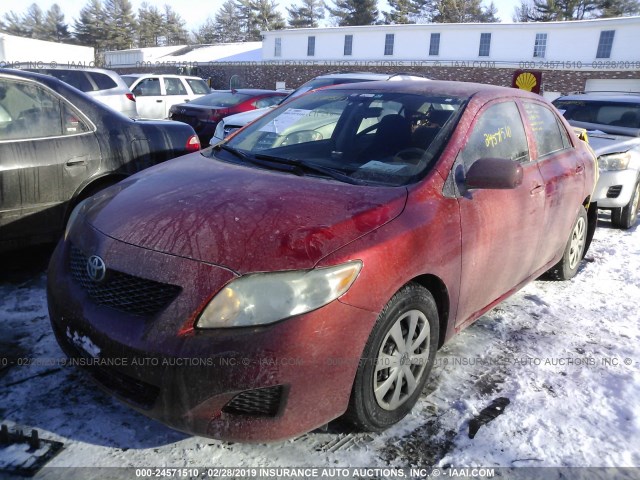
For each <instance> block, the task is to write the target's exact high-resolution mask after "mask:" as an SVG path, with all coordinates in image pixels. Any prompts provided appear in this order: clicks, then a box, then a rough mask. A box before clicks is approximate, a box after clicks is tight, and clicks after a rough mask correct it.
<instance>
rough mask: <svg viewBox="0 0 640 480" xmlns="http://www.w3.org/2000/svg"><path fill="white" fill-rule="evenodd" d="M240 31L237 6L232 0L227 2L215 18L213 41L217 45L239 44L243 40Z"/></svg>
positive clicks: (240, 25) (241, 26)
mask: <svg viewBox="0 0 640 480" xmlns="http://www.w3.org/2000/svg"><path fill="white" fill-rule="evenodd" d="M242 29H243V25H242V21H241V19H240V13H239V11H238V6H237V4H236V3H235V2H234V1H233V0H227V1H226V2H224V3H223V4H222V7H220V10H218V13H216V16H215V22H214V36H215V38H216V40H215V41H216V42H218V43H232V42H241V41H242V40H243V39H244V34H243V32H242Z"/></svg>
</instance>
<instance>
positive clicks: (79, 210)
mask: <svg viewBox="0 0 640 480" xmlns="http://www.w3.org/2000/svg"><path fill="white" fill-rule="evenodd" d="M88 200H89V198H85V199H84V200H82V201H81V202H80V203H78V204H77V205H76V206H75V207H74V209H73V210H72V211H71V215H69V220H67V226H66V227H65V229H64V240H65V242H66V241H67V237H68V236H69V232H70V231H71V229H72V228H73V225H74V224H75V223H76V222H77V221H78V218H80V217H81V216H82V214H84V212H85V210H86V209H87V205H88Z"/></svg>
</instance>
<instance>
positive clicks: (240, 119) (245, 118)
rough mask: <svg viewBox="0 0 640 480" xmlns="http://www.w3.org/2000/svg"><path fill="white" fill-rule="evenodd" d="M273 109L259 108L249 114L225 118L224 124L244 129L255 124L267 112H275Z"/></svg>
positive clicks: (243, 113)
mask: <svg viewBox="0 0 640 480" xmlns="http://www.w3.org/2000/svg"><path fill="white" fill-rule="evenodd" d="M274 108H275V106H273V107H264V108H258V109H256V110H249V111H248V112H242V113H236V114H234V115H229V116H228V117H225V119H224V124H225V125H228V126H233V127H244V126H245V125H246V124H247V123H251V122H253V121H254V120H255V119H256V118H259V117H261V116H262V115H264V114H265V113H267V112H270V111H271V110H273V109H274Z"/></svg>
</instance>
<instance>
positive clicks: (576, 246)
mask: <svg viewBox="0 0 640 480" xmlns="http://www.w3.org/2000/svg"><path fill="white" fill-rule="evenodd" d="M586 243H587V212H586V211H585V209H584V207H580V211H579V212H578V217H577V218H576V220H575V222H574V223H573V228H572V229H571V235H570V236H569V240H568V241H567V245H566V246H565V249H564V253H563V255H562V258H561V259H560V261H559V262H558V263H556V264H555V265H554V266H553V268H551V270H549V272H548V274H549V277H551V278H553V279H556V280H569V279H570V278H573V277H574V276H575V275H576V273H577V272H578V267H579V266H580V261H581V260H582V257H583V256H584V255H583V253H584V249H585V246H586Z"/></svg>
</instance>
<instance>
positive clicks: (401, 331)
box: [345, 283, 439, 432]
mask: <svg viewBox="0 0 640 480" xmlns="http://www.w3.org/2000/svg"><path fill="white" fill-rule="evenodd" d="M438 331H439V321H438V309H437V307H436V303H435V300H434V299H433V296H432V295H431V293H430V292H429V291H428V290H427V289H425V288H424V287H422V286H420V285H418V284H415V283H409V284H407V285H406V286H404V287H403V288H402V289H401V290H399V291H398V292H397V293H396V294H395V295H394V296H393V297H392V298H391V300H389V303H387V305H386V306H385V307H384V308H383V309H382V312H381V313H380V316H379V317H378V321H377V322H376V325H375V326H374V328H373V331H372V332H371V335H370V336H369V340H368V341H367V344H366V346H365V348H364V352H363V354H362V358H361V360H360V365H359V366H358V371H357V373H356V378H355V381H354V384H353V390H352V392H351V399H350V401H349V408H348V410H347V413H346V415H345V418H346V419H347V420H348V421H350V422H351V423H352V424H354V425H355V426H356V427H358V428H359V429H362V430H367V431H374V432H375V431H381V430H384V429H385V428H387V427H389V426H391V425H393V424H394V423H397V422H398V421H400V420H401V419H402V418H403V417H404V416H405V415H407V414H408V413H409V412H410V411H411V409H412V408H413V406H414V405H415V404H416V402H417V401H418V398H419V397H420V393H421V392H422V389H423V387H424V384H425V383H426V381H427V378H428V377H429V374H430V372H431V368H432V367H433V363H434V360H435V355H436V350H437V348H438Z"/></svg>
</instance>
